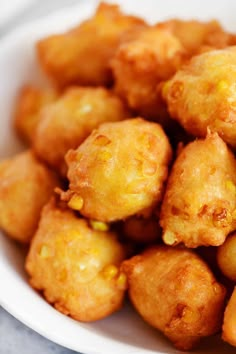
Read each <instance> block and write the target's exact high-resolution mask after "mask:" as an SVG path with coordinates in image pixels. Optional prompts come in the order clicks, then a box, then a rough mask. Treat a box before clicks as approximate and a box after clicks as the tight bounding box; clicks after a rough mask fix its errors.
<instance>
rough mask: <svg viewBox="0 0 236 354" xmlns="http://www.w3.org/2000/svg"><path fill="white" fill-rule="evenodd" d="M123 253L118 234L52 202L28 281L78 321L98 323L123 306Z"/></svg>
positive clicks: (42, 224) (33, 252) (32, 252)
mask: <svg viewBox="0 0 236 354" xmlns="http://www.w3.org/2000/svg"><path fill="white" fill-rule="evenodd" d="M124 257H125V252H124V249H123V246H122V245H121V244H120V243H119V242H118V241H117V239H116V235H115V234H114V233H112V232H102V231H95V230H93V229H91V228H90V227H89V226H88V223H87V221H86V220H83V219H81V218H78V217H76V215H75V214H74V213H73V212H72V211H71V210H68V209H62V208H59V207H57V206H56V205H55V204H54V202H53V201H52V202H51V203H49V204H48V205H46V206H45V207H44V209H43V212H42V216H41V220H40V223H39V228H38V230H37V232H36V234H35V236H34V238H33V241H32V243H31V247H30V251H29V254H28V256H27V260H26V270H27V272H28V274H29V275H30V284H31V285H32V286H33V287H34V288H35V289H37V290H41V291H42V292H43V294H44V296H45V298H46V300H47V301H48V302H49V303H51V304H53V305H54V306H55V308H56V309H57V310H59V311H60V312H62V313H64V314H66V315H70V316H71V317H73V318H74V319H76V320H79V321H84V322H88V321H96V320H99V319H101V318H103V317H106V316H108V315H110V314H111V313H113V312H114V311H117V310H118V309H119V308H120V307H121V305H122V302H123V297H124V292H125V289H126V277H125V275H124V274H123V273H121V272H120V271H119V265H120V263H121V261H122V260H123V259H124Z"/></svg>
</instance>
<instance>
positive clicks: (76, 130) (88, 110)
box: [33, 87, 130, 175]
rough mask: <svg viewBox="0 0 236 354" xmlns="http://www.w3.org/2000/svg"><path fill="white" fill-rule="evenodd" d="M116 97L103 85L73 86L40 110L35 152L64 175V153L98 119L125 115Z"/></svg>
mask: <svg viewBox="0 0 236 354" xmlns="http://www.w3.org/2000/svg"><path fill="white" fill-rule="evenodd" d="M128 116H130V113H129V111H128V109H127V108H126V106H125V105H124V104H123V102H122V101H121V100H120V99H119V97H117V96H115V95H114V94H113V93H111V92H110V91H108V90H106V89H104V88H89V87H74V88H70V89H68V90H66V91H65V93H64V94H63V95H62V96H61V97H60V98H59V99H58V100H57V101H56V102H55V103H53V104H51V105H49V106H48V107H47V108H46V109H44V110H43V111H42V112H41V114H40V122H39V125H38V127H37V131H36V134H35V139H34V144H33V147H34V150H35V152H36V154H37V155H38V156H39V157H40V158H41V159H43V160H44V161H45V162H47V163H48V164H49V165H50V166H51V167H53V168H55V169H56V170H57V171H58V172H60V173H61V174H62V175H66V170H67V168H66V164H65V160H64V156H65V154H66V152H67V151H68V150H69V149H75V148H77V147H78V146H79V145H80V144H81V143H82V142H83V140H85V138H87V136H88V135H89V134H90V133H91V132H92V131H93V129H95V128H97V127H98V126H99V125H100V124H101V123H105V122H115V121H119V120H122V119H125V118H128Z"/></svg>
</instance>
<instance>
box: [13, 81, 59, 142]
mask: <svg viewBox="0 0 236 354" xmlns="http://www.w3.org/2000/svg"><path fill="white" fill-rule="evenodd" d="M56 96H57V95H56V92H54V91H53V90H49V89H40V88H38V87H36V86H33V85H25V86H23V87H22V88H21V90H20V92H19V96H18V98H17V101H16V107H15V116H14V126H15V129H16V132H17V133H18V134H19V136H20V137H21V138H22V139H23V140H24V141H25V142H26V143H28V144H30V145H31V144H32V142H33V139H34V134H35V130H36V128H37V125H38V122H39V112H40V110H41V109H42V108H43V107H45V106H46V105H47V104H49V103H51V102H53V101H54V100H55V99H56Z"/></svg>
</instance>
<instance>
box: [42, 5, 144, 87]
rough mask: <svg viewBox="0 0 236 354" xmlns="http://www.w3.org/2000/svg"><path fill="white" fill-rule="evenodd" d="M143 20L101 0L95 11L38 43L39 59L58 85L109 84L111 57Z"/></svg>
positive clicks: (142, 25) (110, 80)
mask: <svg viewBox="0 0 236 354" xmlns="http://www.w3.org/2000/svg"><path fill="white" fill-rule="evenodd" d="M143 27H146V25H145V22H144V21H143V20H141V19H140V18H137V17H134V16H126V15H124V14H122V13H121V11H120V10H119V7H118V6H117V5H111V4H105V3H101V4H100V5H99V6H98V9H97V12H96V13H95V15H94V16H93V17H92V18H90V19H89V20H87V21H84V22H83V23H81V24H80V25H79V26H78V27H76V28H74V29H73V30H71V31H69V32H66V33H64V34H58V35H53V36H49V37H47V38H43V39H42V40H40V41H39V42H38V43H37V53H38V57H39V62H40V64H41V66H42V68H43V69H44V71H45V73H46V74H47V75H48V77H49V78H51V80H52V81H53V82H54V83H55V84H56V85H57V86H59V87H65V86H68V85H71V84H79V85H98V86H99V85H108V84H110V83H111V82H112V75H111V70H110V67H109V62H110V59H111V58H112V57H113V55H114V53H115V51H116V49H117V48H118V46H119V44H120V43H121V42H122V40H123V39H124V38H125V36H126V35H130V34H129V32H130V31H134V32H135V31H136V30H139V29H140V28H143Z"/></svg>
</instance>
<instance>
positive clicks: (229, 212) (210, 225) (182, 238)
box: [160, 133, 236, 247]
mask: <svg viewBox="0 0 236 354" xmlns="http://www.w3.org/2000/svg"><path fill="white" fill-rule="evenodd" d="M235 190H236V161H235V158H234V156H233V154H232V152H231V151H230V150H229V148H228V147H227V145H226V144H225V143H224V142H223V140H222V139H221V138H220V137H219V136H218V135H217V133H212V134H211V133H209V134H208V136H207V137H206V139H204V140H196V141H194V142H192V143H190V144H188V145H187V146H186V147H185V148H184V149H183V150H182V152H181V153H180V155H179V156H178V157H177V159H176V161H175V163H174V166H173V169H172V171H171V173H170V177H169V180H168V184H167V188H166V193H165V196H164V200H163V203H162V209H161V218H160V224H161V226H162V228H163V240H164V242H165V243H166V244H169V245H175V244H178V243H180V242H183V243H184V244H185V245H186V246H187V247H198V246H201V245H205V246H209V245H211V246H219V245H221V244H222V243H223V242H224V240H225V238H226V236H227V235H228V234H229V232H231V231H233V230H234V229H235V227H236V215H235V209H236V198H235Z"/></svg>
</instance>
